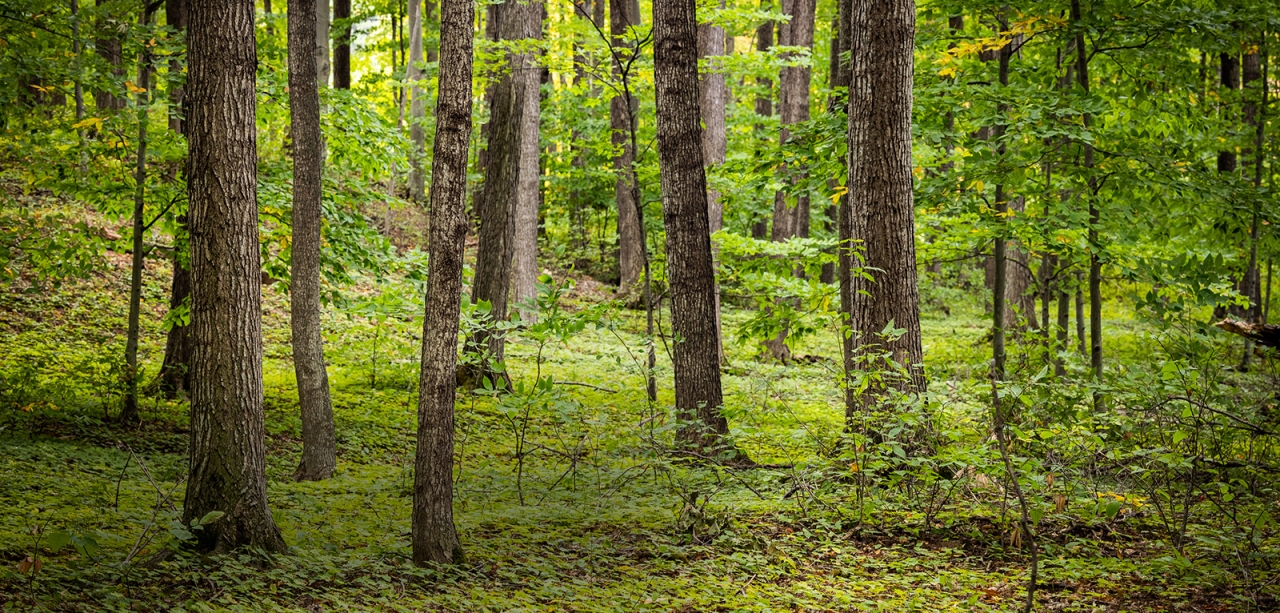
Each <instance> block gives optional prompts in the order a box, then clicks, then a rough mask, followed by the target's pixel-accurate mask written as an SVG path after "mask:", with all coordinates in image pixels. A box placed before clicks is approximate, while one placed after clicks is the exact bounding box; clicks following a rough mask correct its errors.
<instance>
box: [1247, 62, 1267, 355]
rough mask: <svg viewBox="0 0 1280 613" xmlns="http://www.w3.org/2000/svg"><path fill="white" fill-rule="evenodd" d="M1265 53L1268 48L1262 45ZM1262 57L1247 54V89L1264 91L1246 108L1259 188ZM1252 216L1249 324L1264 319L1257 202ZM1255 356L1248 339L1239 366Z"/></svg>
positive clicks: (1249, 159)
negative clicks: (1254, 88) (1259, 266)
mask: <svg viewBox="0 0 1280 613" xmlns="http://www.w3.org/2000/svg"><path fill="white" fill-rule="evenodd" d="M1260 47H1261V48H1262V50H1263V52H1264V53H1265V50H1266V48H1265V47H1262V46H1261V45H1260ZM1263 66H1264V62H1263V57H1262V56H1261V55H1259V53H1258V51H1257V50H1254V51H1252V52H1250V53H1247V54H1245V56H1244V89H1245V90H1246V91H1247V90H1249V89H1250V87H1249V86H1250V84H1251V83H1258V84H1259V85H1260V87H1261V91H1260V92H1259V95H1258V97H1257V98H1256V99H1253V100H1249V101H1248V103H1246V104H1245V107H1244V123H1245V125H1246V126H1247V127H1251V128H1253V133H1254V138H1253V148H1252V149H1246V150H1245V152H1244V153H1245V155H1246V156H1247V162H1252V163H1253V187H1254V188H1255V189H1259V188H1261V187H1262V158H1263V155H1264V154H1265V150H1264V149H1263V144H1264V140H1263V139H1264V135H1265V129H1266V121H1264V115H1265V114H1266V109H1267V89H1268V88H1267V81H1266V79H1265V78H1264V77H1265V76H1266V75H1264V74H1263ZM1252 217H1253V219H1252V220H1251V222H1250V224H1249V265H1248V266H1247V267H1246V268H1245V273H1244V278H1242V279H1241V280H1240V285H1241V286H1242V288H1243V289H1244V292H1243V293H1244V294H1245V296H1247V297H1248V298H1249V309H1248V313H1247V314H1246V318H1247V320H1248V321H1249V322H1250V323H1258V322H1259V321H1260V320H1261V319H1262V283H1261V281H1262V279H1261V278H1260V277H1261V275H1260V274H1259V271H1258V234H1259V230H1260V228H1259V222H1260V212H1259V211H1258V208H1257V205H1256V204H1255V205H1254V208H1253V215H1252ZM1252 355H1253V347H1252V345H1251V343H1250V341H1249V340H1248V339H1246V340H1245V344H1244V354H1243V357H1242V358H1241V361H1240V369H1241V370H1247V369H1248V368H1249V358H1250V356H1252Z"/></svg>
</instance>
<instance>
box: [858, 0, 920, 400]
mask: <svg viewBox="0 0 1280 613" xmlns="http://www.w3.org/2000/svg"><path fill="white" fill-rule="evenodd" d="M850 23H851V28H850V37H849V43H850V44H849V49H850V57H851V65H850V73H849V74H850V80H849V158H848V172H849V176H848V182H847V183H846V185H847V186H848V188H849V196H848V200H847V202H848V205H847V206H846V207H844V208H845V209H846V210H845V211H842V213H841V215H840V217H841V219H840V225H841V239H842V242H844V244H845V245H846V247H843V248H842V249H841V252H842V254H841V257H840V260H841V266H840V268H841V271H840V273H841V274H840V277H841V284H842V287H841V292H842V301H843V302H844V303H845V304H847V305H848V311H847V317H848V318H849V319H848V321H849V325H850V327H851V329H852V331H853V334H852V335H850V336H849V337H847V338H846V340H845V351H844V354H845V355H844V357H845V367H846V369H853V368H856V367H857V363H858V361H859V359H860V358H861V357H862V355H863V354H864V353H865V352H867V351H868V350H878V351H888V352H889V353H890V356H891V358H892V359H893V360H894V361H896V362H898V363H899V364H901V365H903V366H904V367H905V368H906V369H907V372H908V373H909V376H908V377H906V378H905V379H904V380H902V381H898V382H886V384H888V385H893V386H895V387H899V388H903V389H907V390H914V391H923V390H924V387H925V381H924V373H923V370H922V368H921V362H922V361H923V351H922V346H921V341H920V298H919V293H918V289H917V287H916V254H915V225H914V200H913V198H914V197H913V194H912V175H911V95H912V94H911V85H912V74H913V70H914V62H913V58H912V46H913V43H914V38H915V3H914V2H913V1H912V0H888V1H885V2H877V3H871V5H870V6H868V5H867V3H861V2H855V3H854V6H853V7H852V10H851V20H850ZM848 241H861V243H860V244H861V245H862V246H864V248H865V263H866V266H867V267H871V268H876V269H880V270H881V271H883V272H876V273H874V280H871V281H867V280H865V279H863V278H861V277H860V276H855V275H853V274H851V270H850V268H851V265H852V261H851V254H849V253H848V251H849V249H850V248H851V247H849V245H852V244H859V243H850V242H848ZM890 322H893V324H894V326H895V327H897V328H902V329H905V330H906V332H905V333H904V334H903V335H902V336H901V337H899V338H898V339H897V340H896V341H893V342H892V343H889V344H888V345H887V346H886V344H885V343H886V342H887V341H886V340H884V339H881V338H879V337H878V336H877V335H878V334H879V333H880V331H881V330H883V329H884V328H885V326H886V325H888V324H889V323H890ZM883 391H884V390H883V389H872V390H869V392H867V394H868V395H869V396H870V398H874V396H876V395H878V394H879V393H882V392H883ZM855 392H856V390H853V389H848V390H847V391H846V398H845V400H846V407H845V408H846V418H847V419H850V420H851V419H852V417H853V416H854V415H855V414H856V412H857V410H858V408H859V407H860V406H862V403H863V402H866V401H867V400H869V399H870V398H868V397H863V398H859V397H858V396H856V393H855Z"/></svg>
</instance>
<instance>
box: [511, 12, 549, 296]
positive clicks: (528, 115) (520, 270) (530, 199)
mask: <svg viewBox="0 0 1280 613" xmlns="http://www.w3.org/2000/svg"><path fill="white" fill-rule="evenodd" d="M542 13H543V10H542V5H541V4H538V6H537V7H535V8H534V10H533V14H532V15H530V19H533V20H534V23H533V24H531V30H532V38H535V39H540V38H542ZM525 62H526V65H525V70H524V74H523V75H522V78H524V80H525V84H524V88H525V95H524V100H523V104H522V107H523V109H522V111H521V114H520V119H519V120H520V128H519V129H520V159H519V173H518V176H519V179H518V185H517V187H516V199H515V209H514V212H513V218H512V221H513V223H514V228H512V238H513V243H512V253H511V294H512V295H511V301H512V302H513V303H515V304H516V305H523V304H526V303H528V302H530V301H532V300H534V299H535V298H537V296H538V288H537V282H538V272H539V270H538V208H539V207H538V204H539V200H540V198H539V196H540V194H541V191H542V190H541V189H540V188H541V184H542V176H541V168H540V166H539V163H538V162H539V154H540V153H541V151H542V148H541V146H540V144H541V143H540V139H539V137H540V134H539V123H540V121H541V119H542V116H541V113H540V106H541V99H542V95H541V92H542V88H541V85H542V67H541V66H540V65H539V64H538V58H537V54H536V53H530V54H529V55H528V57H527V59H526V60H525ZM520 314H521V317H522V318H524V319H531V318H532V317H533V316H535V315H536V314H537V311H536V309H535V310H529V309H523V308H522V309H520Z"/></svg>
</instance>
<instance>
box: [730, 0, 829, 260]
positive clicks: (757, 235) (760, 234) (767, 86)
mask: <svg viewBox="0 0 1280 613" xmlns="http://www.w3.org/2000/svg"><path fill="white" fill-rule="evenodd" d="M846 1H847V0H846ZM771 5H772V1H771V0H760V8H761V9H767V8H770V7H771ZM773 25H774V24H773V22H772V21H766V22H764V23H762V24H760V26H759V27H757V28H756V51H757V52H759V53H761V54H764V53H768V52H769V50H770V49H772V48H773ZM756 85H757V86H759V87H760V89H762V90H764V91H763V93H762V94H761V95H759V96H756V115H757V116H759V117H763V118H769V117H773V80H772V79H770V78H768V77H759V78H757V79H756ZM756 132H757V133H763V132H764V125H763V124H756ZM751 237H752V238H754V239H757V240H763V239H765V238H768V237H769V218H768V216H766V215H759V216H758V217H757V218H756V221H755V223H753V224H751Z"/></svg>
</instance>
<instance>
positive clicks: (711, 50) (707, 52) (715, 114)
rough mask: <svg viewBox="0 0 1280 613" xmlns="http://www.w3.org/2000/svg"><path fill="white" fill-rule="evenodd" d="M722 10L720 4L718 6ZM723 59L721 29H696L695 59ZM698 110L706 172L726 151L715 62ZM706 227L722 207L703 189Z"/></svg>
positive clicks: (720, 221) (722, 89)
mask: <svg viewBox="0 0 1280 613" xmlns="http://www.w3.org/2000/svg"><path fill="white" fill-rule="evenodd" d="M720 8H722V9H723V8H724V0H721V2H720ZM723 55H725V35H724V28H722V27H720V26H714V25H711V24H709V23H704V24H701V25H699V26H698V57H699V58H704V59H705V58H718V57H721V56H723ZM698 91H699V96H700V98H699V106H700V108H701V111H702V123H703V125H705V126H706V128H705V129H704V130H703V131H702V157H703V163H705V164H706V167H707V168H711V167H712V166H718V165H720V164H723V163H724V156H725V153H726V151H727V150H728V148H729V140H728V134H727V130H726V126H725V112H726V110H727V107H728V105H729V88H728V86H727V85H726V84H725V76H724V67H723V66H722V62H721V61H720V60H718V59H710V60H707V61H706V71H705V72H703V73H702V78H701V80H700V82H699V89H698ZM707 223H708V228H709V229H710V231H711V233H712V234H714V233H716V232H719V231H720V228H722V227H723V226H724V203H723V202H721V201H720V192H719V191H717V190H714V189H711V188H710V187H708V189H707ZM711 256H712V267H713V270H714V268H715V267H716V260H717V259H718V257H719V249H718V248H717V247H716V245H715V244H714V242H713V243H712V246H711ZM715 289H716V338H717V339H720V338H721V334H720V330H721V325H720V285H719V284H718V283H717V284H716V286H715ZM716 351H717V354H718V355H719V356H720V359H721V361H723V360H724V347H723V345H721V346H720V347H719V348H718V349H717V350H716Z"/></svg>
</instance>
